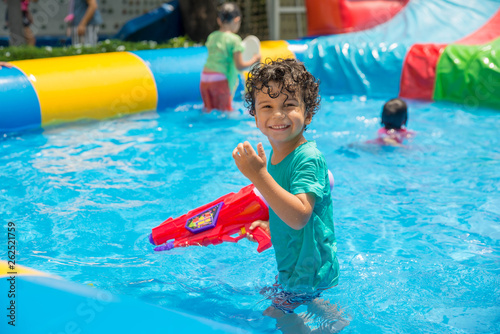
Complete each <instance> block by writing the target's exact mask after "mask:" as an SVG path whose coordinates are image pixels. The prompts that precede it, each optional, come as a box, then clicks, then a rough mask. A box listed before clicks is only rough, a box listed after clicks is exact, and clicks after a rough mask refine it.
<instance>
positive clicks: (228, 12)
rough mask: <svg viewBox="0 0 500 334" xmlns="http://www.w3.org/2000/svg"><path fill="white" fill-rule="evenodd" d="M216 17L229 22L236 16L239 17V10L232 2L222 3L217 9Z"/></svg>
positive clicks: (223, 21)
mask: <svg viewBox="0 0 500 334" xmlns="http://www.w3.org/2000/svg"><path fill="white" fill-rule="evenodd" d="M217 17H218V18H219V19H220V20H221V22H222V23H229V22H231V21H232V20H233V19H235V18H237V17H241V10H240V7H238V5H237V4H235V3H234V2H226V3H223V4H222V5H221V6H220V7H219V10H218V11H217Z"/></svg>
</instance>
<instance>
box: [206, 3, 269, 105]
mask: <svg viewBox="0 0 500 334" xmlns="http://www.w3.org/2000/svg"><path fill="white" fill-rule="evenodd" d="M217 23H218V24H219V27H220V28H219V30H217V31H214V32H213V33H211V34H210V35H209V36H208V39H207V42H206V46H207V49H208V59H207V62H206V63H205V66H204V68H203V73H202V74H201V83H200V91H201V97H202V99H203V105H204V110H205V111H207V112H210V111H212V109H217V110H221V111H232V110H233V108H232V99H233V95H234V92H235V90H236V87H237V85H238V71H241V70H243V69H245V68H247V67H249V66H251V65H252V64H254V63H255V62H257V61H259V60H260V55H255V56H254V57H253V58H252V59H250V60H249V61H247V62H245V61H244V60H243V58H242V51H243V50H244V47H243V45H242V40H241V37H240V36H238V35H237V34H236V33H237V32H238V30H240V25H241V11H240V9H239V7H238V5H236V4H235V3H232V2H226V3H224V4H222V6H221V7H220V8H219V11H218V13H217Z"/></svg>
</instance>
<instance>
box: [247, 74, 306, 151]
mask: <svg viewBox="0 0 500 334" xmlns="http://www.w3.org/2000/svg"><path fill="white" fill-rule="evenodd" d="M280 88H281V87H279V85H278V84H277V83H276V82H274V81H271V82H270V83H269V89H270V90H271V92H272V93H276V92H279V90H280ZM268 93H269V91H268V89H267V88H266V87H264V88H263V89H262V91H260V90H258V91H257V92H256V95H255V124H257V127H258V128H259V130H260V131H261V132H262V133H263V134H264V135H265V136H266V137H267V138H268V139H269V142H270V143H271V145H273V146H274V145H279V144H283V143H292V144H293V143H294V142H295V141H299V140H300V139H302V138H303V135H302V133H303V131H304V127H305V126H306V125H308V124H310V123H311V119H312V115H310V114H309V115H307V116H306V115H305V110H306V109H305V104H304V101H303V99H302V98H301V93H300V92H296V96H295V97H293V96H292V94H290V93H289V92H288V91H286V90H285V91H283V93H281V94H280V95H279V96H278V97H277V98H274V99H273V98H272V97H270V96H269V95H268Z"/></svg>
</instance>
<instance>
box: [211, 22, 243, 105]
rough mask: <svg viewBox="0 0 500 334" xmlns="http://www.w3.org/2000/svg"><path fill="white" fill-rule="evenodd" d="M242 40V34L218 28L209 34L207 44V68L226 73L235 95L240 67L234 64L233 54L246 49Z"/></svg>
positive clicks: (230, 87)
mask: <svg viewBox="0 0 500 334" xmlns="http://www.w3.org/2000/svg"><path fill="white" fill-rule="evenodd" d="M241 42H242V41H241V37H240V36H238V35H236V34H233V33H232V32H222V31H219V30H217V31H214V32H213V33H211V34H210V35H209V36H208V39H207V42H206V44H205V45H206V47H207V49H208V59H207V62H206V63H205V68H206V69H208V70H210V71H212V72H217V73H222V74H224V75H225V76H226V78H227V81H228V82H229V89H230V90H231V93H232V94H233V95H234V92H235V91H236V87H237V86H238V69H236V65H235V64H234V59H233V54H234V53H235V52H242V51H243V50H244V49H245V48H244V47H243V45H242V43H241Z"/></svg>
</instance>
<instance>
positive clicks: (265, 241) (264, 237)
mask: <svg viewBox="0 0 500 334" xmlns="http://www.w3.org/2000/svg"><path fill="white" fill-rule="evenodd" d="M252 235H253V238H254V239H255V240H256V241H257V242H258V243H259V246H257V252H259V253H260V252H263V251H265V250H266V249H268V248H269V247H271V246H272V243H271V236H270V235H269V233H267V232H266V231H265V230H263V229H262V228H260V227H256V228H255V229H254V230H253V231H252Z"/></svg>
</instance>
